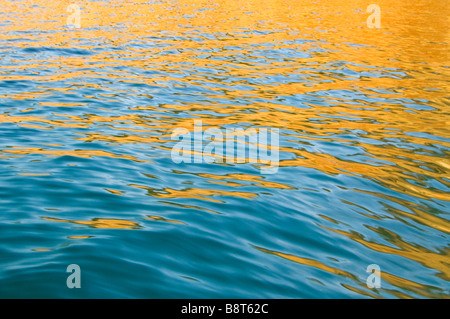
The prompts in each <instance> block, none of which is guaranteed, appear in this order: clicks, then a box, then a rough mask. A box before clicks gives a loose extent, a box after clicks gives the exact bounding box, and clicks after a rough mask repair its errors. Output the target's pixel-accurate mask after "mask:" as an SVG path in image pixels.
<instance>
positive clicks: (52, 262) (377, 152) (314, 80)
mask: <svg viewBox="0 0 450 319" xmlns="http://www.w3.org/2000/svg"><path fill="white" fill-rule="evenodd" d="M66 5H67V4H65V3H58V4H56V3H54V2H52V1H45V0H41V1H33V4H31V1H3V2H2V3H1V10H0V21H1V22H0V208H1V210H0V212H1V213H0V297H1V298H411V297H413V298H448V297H449V289H450V285H449V281H450V256H449V255H450V237H449V234H450V223H449V212H450V209H449V208H450V205H449V200H450V196H449V186H450V177H449V176H450V174H449V173H450V160H449V159H450V135H449V129H448V127H449V124H450V117H449V99H448V97H449V90H448V88H449V75H450V71H449V67H450V65H449V53H448V52H449V34H448V20H446V16H445V15H442V14H441V13H442V12H445V10H446V7H445V6H444V7H443V5H442V3H436V2H429V1H425V0H423V1H418V2H417V4H414V5H412V4H408V6H407V8H408V10H409V11H405V7H404V6H405V5H403V4H402V3H400V4H399V3H398V1H384V2H383V3H382V6H381V7H382V10H383V11H382V14H383V20H382V23H383V24H382V27H381V28H380V29H370V28H368V27H367V25H366V24H365V22H366V19H367V16H368V15H369V14H368V13H366V5H367V4H366V3H365V2H363V1H360V2H359V1H356V2H354V3H346V4H341V3H340V2H337V1H328V2H326V3H324V2H320V3H319V4H314V5H313V4H309V2H307V1H284V2H280V1H275V0H271V1H263V2H258V1H256V0H255V1H246V2H245V3H244V2H239V1H225V0H218V1H198V2H190V1H187V0H181V1H160V2H148V1H134V2H133V3H130V2H126V1H111V2H106V1H84V2H82V4H81V16H80V17H81V26H80V28H69V27H68V26H66V19H67V16H68V15H69V14H70V13H67V10H66ZM343 21H345V22H343ZM419 39H420V41H419ZM195 119H201V120H202V122H203V125H204V126H205V127H213V128H217V129H221V130H224V129H225V128H230V127H231V128H238V127H239V128H273V129H279V132H280V139H279V146H280V147H279V167H278V170H277V172H276V173H274V174H261V171H260V169H259V167H260V165H259V164H254V163H248V162H246V163H211V164H208V163H175V162H174V161H173V159H172V157H171V150H172V148H173V146H174V145H175V141H174V140H173V139H172V138H171V134H172V132H173V130H175V129H177V128H186V129H188V130H190V131H192V130H193V125H194V120H195ZM70 264H77V265H79V266H80V269H81V288H80V289H77V288H74V289H69V288H68V287H67V285H66V279H67V277H68V276H69V275H70V274H69V273H67V272H66V268H67V266H68V265H70ZM372 264H376V265H378V266H379V267H380V269H381V287H380V288H369V287H368V286H367V284H366V280H367V277H368V276H369V275H370V274H369V273H367V272H366V269H367V267H368V266H369V265H372Z"/></svg>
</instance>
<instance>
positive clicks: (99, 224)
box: [42, 217, 141, 229]
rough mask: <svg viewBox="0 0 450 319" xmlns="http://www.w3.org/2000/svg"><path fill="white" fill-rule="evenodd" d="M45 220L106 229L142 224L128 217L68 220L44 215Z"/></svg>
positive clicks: (135, 227) (136, 226)
mask: <svg viewBox="0 0 450 319" xmlns="http://www.w3.org/2000/svg"><path fill="white" fill-rule="evenodd" d="M42 218H43V219H45V220H48V221H52V222H64V223H72V224H79V225H87V226H89V227H92V228H105V229H138V228H141V226H140V225H139V224H138V223H136V222H133V221H131V220H126V219H109V218H93V219H92V220H88V221H85V220H67V219H59V218H52V217H42Z"/></svg>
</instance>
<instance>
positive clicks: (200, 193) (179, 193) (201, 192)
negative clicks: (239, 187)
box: [129, 184, 258, 203]
mask: <svg viewBox="0 0 450 319" xmlns="http://www.w3.org/2000/svg"><path fill="white" fill-rule="evenodd" d="M129 186H132V187H137V188H142V189H145V190H147V191H148V195H149V196H153V197H159V198H192V199H201V200H206V201H210V202H216V203H225V202H224V201H222V200H218V199H214V198H211V196H233V197H239V198H247V199H251V198H253V197H256V196H258V195H257V194H254V193H249V192H237V191H223V190H213V189H201V188H186V189H182V190H177V189H171V188H164V189H156V188H151V187H147V186H143V185H135V184H130V185H129Z"/></svg>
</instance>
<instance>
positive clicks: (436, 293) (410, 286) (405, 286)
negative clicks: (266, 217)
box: [254, 246, 446, 298]
mask: <svg viewBox="0 0 450 319" xmlns="http://www.w3.org/2000/svg"><path fill="white" fill-rule="evenodd" d="M254 248H256V249H258V250H260V251H262V252H264V253H268V254H272V255H275V256H278V257H281V258H284V259H287V260H290V261H293V262H296V263H299V264H302V265H306V266H310V267H314V268H317V269H320V270H323V271H326V272H329V273H332V274H336V275H339V276H342V277H346V278H349V279H351V280H353V281H354V282H355V283H356V284H357V285H358V286H359V287H364V288H367V287H366V283H365V282H363V281H361V280H360V279H359V278H358V277H357V276H355V275H353V274H352V273H350V272H347V271H344V270H341V269H338V268H335V267H331V266H328V265H326V264H324V263H322V262H319V261H317V260H314V259H308V258H302V257H298V256H294V255H289V254H285V253H281V252H277V251H273V250H268V249H265V248H261V247H256V246H254ZM382 280H385V281H387V282H388V283H389V284H391V285H393V286H395V287H398V288H400V289H402V290H403V291H410V292H413V293H416V294H418V295H420V296H422V297H425V298H445V297H446V294H445V292H444V291H443V290H442V289H440V288H438V287H433V286H428V285H422V284H419V283H417V282H414V281H410V280H407V279H404V278H401V277H398V276H395V275H392V274H389V273H387V272H385V271H383V272H382ZM342 286H343V287H345V288H347V289H350V290H352V291H355V292H357V293H360V294H363V295H367V296H370V297H373V298H380V297H379V296H378V295H375V294H373V293H371V292H368V291H367V290H361V289H359V288H357V287H352V286H349V285H347V284H342ZM378 289H380V290H385V291H387V292H389V293H390V294H392V295H394V296H396V297H398V298H412V297H411V296H408V295H407V294H404V293H402V292H399V291H396V290H392V289H387V288H378Z"/></svg>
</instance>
